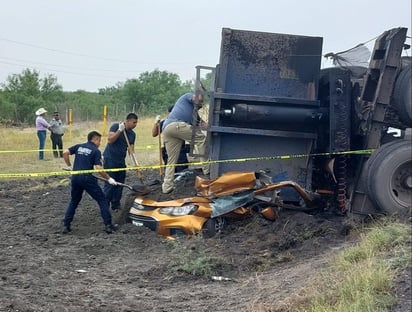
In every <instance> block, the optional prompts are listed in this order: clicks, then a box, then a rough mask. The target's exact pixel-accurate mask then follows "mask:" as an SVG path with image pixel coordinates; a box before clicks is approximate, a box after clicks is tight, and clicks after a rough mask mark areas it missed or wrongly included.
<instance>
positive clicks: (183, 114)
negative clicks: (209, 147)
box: [162, 92, 209, 194]
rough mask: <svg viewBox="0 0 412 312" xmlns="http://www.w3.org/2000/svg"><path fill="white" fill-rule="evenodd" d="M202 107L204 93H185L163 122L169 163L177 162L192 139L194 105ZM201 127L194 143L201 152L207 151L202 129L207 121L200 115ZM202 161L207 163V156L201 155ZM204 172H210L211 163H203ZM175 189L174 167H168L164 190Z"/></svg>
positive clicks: (166, 192) (199, 123) (206, 173)
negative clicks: (183, 146) (182, 150)
mask: <svg viewBox="0 0 412 312" xmlns="http://www.w3.org/2000/svg"><path fill="white" fill-rule="evenodd" d="M195 105H196V107H197V108H201V107H202V106H203V93H202V92H198V93H196V94H192V93H186V94H183V95H182V96H181V97H180V98H179V99H178V100H177V101H176V103H175V105H174V106H173V109H172V111H171V112H170V114H169V116H168V117H167V119H166V120H165V121H164V123H163V128H162V136H163V142H164V144H165V146H166V152H167V155H168V164H169V165H172V164H176V163H177V160H178V158H179V154H180V150H181V148H182V144H184V142H185V141H186V142H191V141H192V124H193V109H194V107H195ZM194 122H195V123H196V124H197V125H198V126H199V129H198V130H197V131H196V132H195V135H194V138H193V139H194V140H193V144H194V146H195V147H196V148H197V151H198V153H199V154H204V153H205V149H206V146H205V142H206V135H205V134H204V133H203V132H202V131H201V129H206V128H207V123H206V122H205V121H203V120H202V119H201V118H200V116H199V115H197V116H196V120H195V121H194ZM200 161H202V162H204V163H206V161H207V158H206V157H200ZM202 170H203V174H204V175H208V174H209V165H208V164H205V165H203V168H202ZM173 190H174V167H173V166H168V167H166V172H165V178H164V181H163V184H162V192H163V193H164V194H168V193H170V192H172V191H173Z"/></svg>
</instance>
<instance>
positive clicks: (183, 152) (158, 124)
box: [152, 105, 190, 173]
mask: <svg viewBox="0 0 412 312" xmlns="http://www.w3.org/2000/svg"><path fill="white" fill-rule="evenodd" d="M172 109H173V105H170V106H169V107H168V109H167V112H168V113H169V114H170V112H171V111H172ZM164 121H165V119H162V120H161V119H160V115H157V116H156V119H155V123H154V125H153V128H152V137H157V136H158V135H160V134H161V133H162V126H163V123H164ZM159 131H160V133H159ZM161 149H162V158H163V164H165V165H167V158H168V157H167V153H166V147H165V146H164V144H163V146H162V147H161ZM189 152H190V146H189V144H186V143H185V142H183V143H182V148H181V149H180V154H179V158H178V159H177V164H187V163H189V160H188V159H187V153H189ZM188 167H189V166H188V165H182V166H175V173H179V172H182V171H183V170H185V169H187V168H188Z"/></svg>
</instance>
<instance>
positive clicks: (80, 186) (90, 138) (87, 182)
mask: <svg viewBox="0 0 412 312" xmlns="http://www.w3.org/2000/svg"><path fill="white" fill-rule="evenodd" d="M101 139H102V135H101V134H100V133H99V132H97V131H91V132H90V133H89V134H88V135H87V142H86V143H83V144H76V145H74V146H72V147H69V148H68V149H66V150H65V151H64V152H63V159H64V162H65V163H66V165H67V168H65V170H73V171H77V170H93V169H96V170H99V169H103V166H102V154H101V152H100V150H99V146H100V142H101ZM70 155H75V158H74V163H73V167H72V164H71V161H70ZM99 174H100V175H101V176H102V177H103V178H104V179H106V180H107V184H110V185H117V182H116V181H115V180H114V179H113V178H111V177H110V176H109V175H108V174H107V173H106V172H103V171H100V172H99ZM84 191H86V192H87V193H88V194H89V195H90V196H91V197H92V198H93V199H94V200H95V201H96V202H97V203H98V205H99V207H100V214H101V216H102V218H103V223H104V225H105V231H106V233H107V234H111V233H113V231H115V230H116V226H114V225H113V224H112V216H111V214H110V210H109V205H108V203H107V200H106V197H105V195H104V193H103V190H102V189H101V188H100V186H99V184H98V183H97V178H96V177H95V176H93V174H92V173H83V174H73V175H72V177H71V190H70V195H71V198H70V203H69V206H68V207H67V210H66V214H65V216H64V220H63V223H64V228H63V234H67V233H69V232H71V223H72V221H73V218H74V214H75V213H76V209H77V207H78V206H79V203H80V201H81V199H82V196H83V192H84Z"/></svg>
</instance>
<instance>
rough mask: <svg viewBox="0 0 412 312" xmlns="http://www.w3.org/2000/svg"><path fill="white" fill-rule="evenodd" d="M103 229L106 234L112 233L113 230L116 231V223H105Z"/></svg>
mask: <svg viewBox="0 0 412 312" xmlns="http://www.w3.org/2000/svg"><path fill="white" fill-rule="evenodd" d="M104 231H105V232H106V233H107V234H112V233H113V232H116V231H117V225H114V224H107V225H106V226H105V227H104Z"/></svg>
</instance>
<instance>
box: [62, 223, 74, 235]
mask: <svg viewBox="0 0 412 312" xmlns="http://www.w3.org/2000/svg"><path fill="white" fill-rule="evenodd" d="M71 231H72V229H71V228H70V225H65V226H64V227H63V231H62V233H63V234H69V233H70V232H71Z"/></svg>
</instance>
